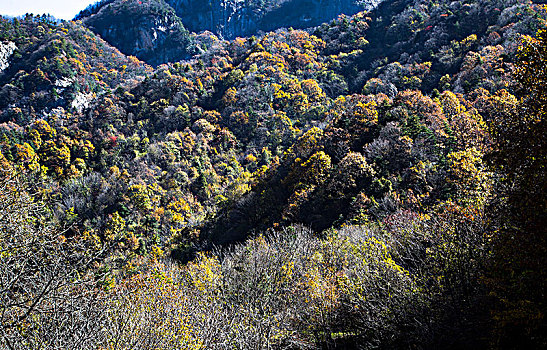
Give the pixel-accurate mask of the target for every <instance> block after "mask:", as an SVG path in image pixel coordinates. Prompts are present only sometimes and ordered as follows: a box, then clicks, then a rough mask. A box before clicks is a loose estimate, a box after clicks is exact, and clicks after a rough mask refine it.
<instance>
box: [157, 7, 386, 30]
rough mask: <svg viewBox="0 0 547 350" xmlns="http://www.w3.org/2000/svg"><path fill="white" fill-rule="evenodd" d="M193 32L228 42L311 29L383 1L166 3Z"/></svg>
mask: <svg viewBox="0 0 547 350" xmlns="http://www.w3.org/2000/svg"><path fill="white" fill-rule="evenodd" d="M166 1H167V2H168V3H169V5H171V6H172V7H173V8H174V9H175V11H176V13H177V15H178V16H179V17H180V18H181V20H182V22H183V23H184V25H185V26H186V27H187V28H188V29H189V30H191V31H194V32H200V31H203V30H209V31H211V32H213V33H215V34H217V35H220V36H222V37H223V38H225V39H234V38H236V37H238V36H240V37H243V36H251V35H254V34H256V33H257V32H259V31H262V32H267V31H274V30H276V29H279V28H288V27H292V28H300V29H301V28H309V27H314V26H317V25H319V24H321V23H324V22H329V21H331V20H333V19H335V18H336V17H338V16H339V15H341V14H346V15H353V14H355V13H357V12H359V11H362V10H364V9H367V10H368V9H371V8H373V7H374V6H375V5H376V4H377V3H378V2H379V1H378V0H369V1H356V0H334V1H329V0H254V1H253V0H250V1H237V0H232V1H230V0H214V1H204V0H166Z"/></svg>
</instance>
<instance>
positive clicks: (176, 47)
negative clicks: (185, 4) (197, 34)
mask: <svg viewBox="0 0 547 350" xmlns="http://www.w3.org/2000/svg"><path fill="white" fill-rule="evenodd" d="M83 23H84V25H86V26H87V27H89V28H90V29H91V30H93V31H94V32H95V33H98V34H99V35H100V36H101V37H102V38H104V39H105V40H106V41H108V42H109V43H110V44H112V45H113V46H115V47H117V48H119V49H120V50H121V51H122V52H124V53H126V54H128V55H134V56H136V57H138V58H139V59H142V60H144V61H146V62H148V63H150V64H152V65H158V64H161V63H165V62H169V61H179V60H182V59H188V58H189V57H191V55H192V54H193V53H194V52H193V51H192V48H191V42H192V39H191V37H190V33H189V32H188V31H187V30H186V29H185V28H184V26H183V24H182V23H181V21H180V19H179V18H178V17H177V16H176V14H175V12H174V11H173V9H172V8H171V7H170V6H169V5H167V4H166V3H165V2H164V1H163V0H147V1H144V2H143V1H139V0H130V1H114V2H109V3H107V4H105V5H104V6H102V7H101V8H100V9H99V10H98V11H97V13H95V14H93V15H91V16H89V17H85V18H83Z"/></svg>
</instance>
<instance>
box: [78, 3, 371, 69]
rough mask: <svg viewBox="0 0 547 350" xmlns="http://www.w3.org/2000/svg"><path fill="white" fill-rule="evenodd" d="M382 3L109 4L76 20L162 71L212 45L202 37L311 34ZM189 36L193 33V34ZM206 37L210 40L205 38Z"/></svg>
mask: <svg viewBox="0 0 547 350" xmlns="http://www.w3.org/2000/svg"><path fill="white" fill-rule="evenodd" d="M377 3H379V1H378V0H369V1H366V2H362V1H360V2H357V1H355V0H336V1H325V0H291V1H285V0H270V1H221V0H215V1H204V0H190V1H188V0H184V1H180V0H145V1H141V0H115V1H112V0H108V1H103V2H99V3H97V4H95V5H93V6H90V7H89V8H88V9H86V10H84V11H82V12H81V13H80V14H79V15H78V16H77V17H76V18H77V19H81V20H82V21H83V23H84V24H85V25H86V26H88V27H89V28H91V29H92V30H93V31H94V32H96V33H98V34H99V35H100V36H101V37H102V38H104V39H105V40H106V41H108V42H109V43H111V44H112V45H113V46H115V47H117V48H119V49H120V50H121V51H122V52H124V53H126V54H128V55H134V56H136V57H138V58H139V59H142V60H144V61H146V62H148V63H149V64H152V65H158V64H161V63H166V62H174V61H178V60H182V59H188V58H190V57H191V56H192V55H194V54H196V53H199V52H201V49H202V48H203V47H207V45H208V42H209V41H210V39H207V40H203V39H204V38H203V36H199V35H195V34H191V33H190V32H192V33H202V32H204V31H208V32H212V33H213V34H215V35H217V36H220V37H222V38H225V39H234V38H235V37H238V36H240V37H244V36H251V35H254V34H257V33H258V32H266V31H274V30H276V29H279V28H283V27H293V28H309V27H314V26H317V25H319V24H321V23H324V22H328V21H330V20H333V19H335V18H336V17H338V16H339V15H340V14H347V15H352V14H355V13H357V12H358V11H361V10H363V9H371V8H373V7H374V6H375V5H376V4H377ZM189 31H190V32H189ZM205 37H208V35H206V36H205Z"/></svg>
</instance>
